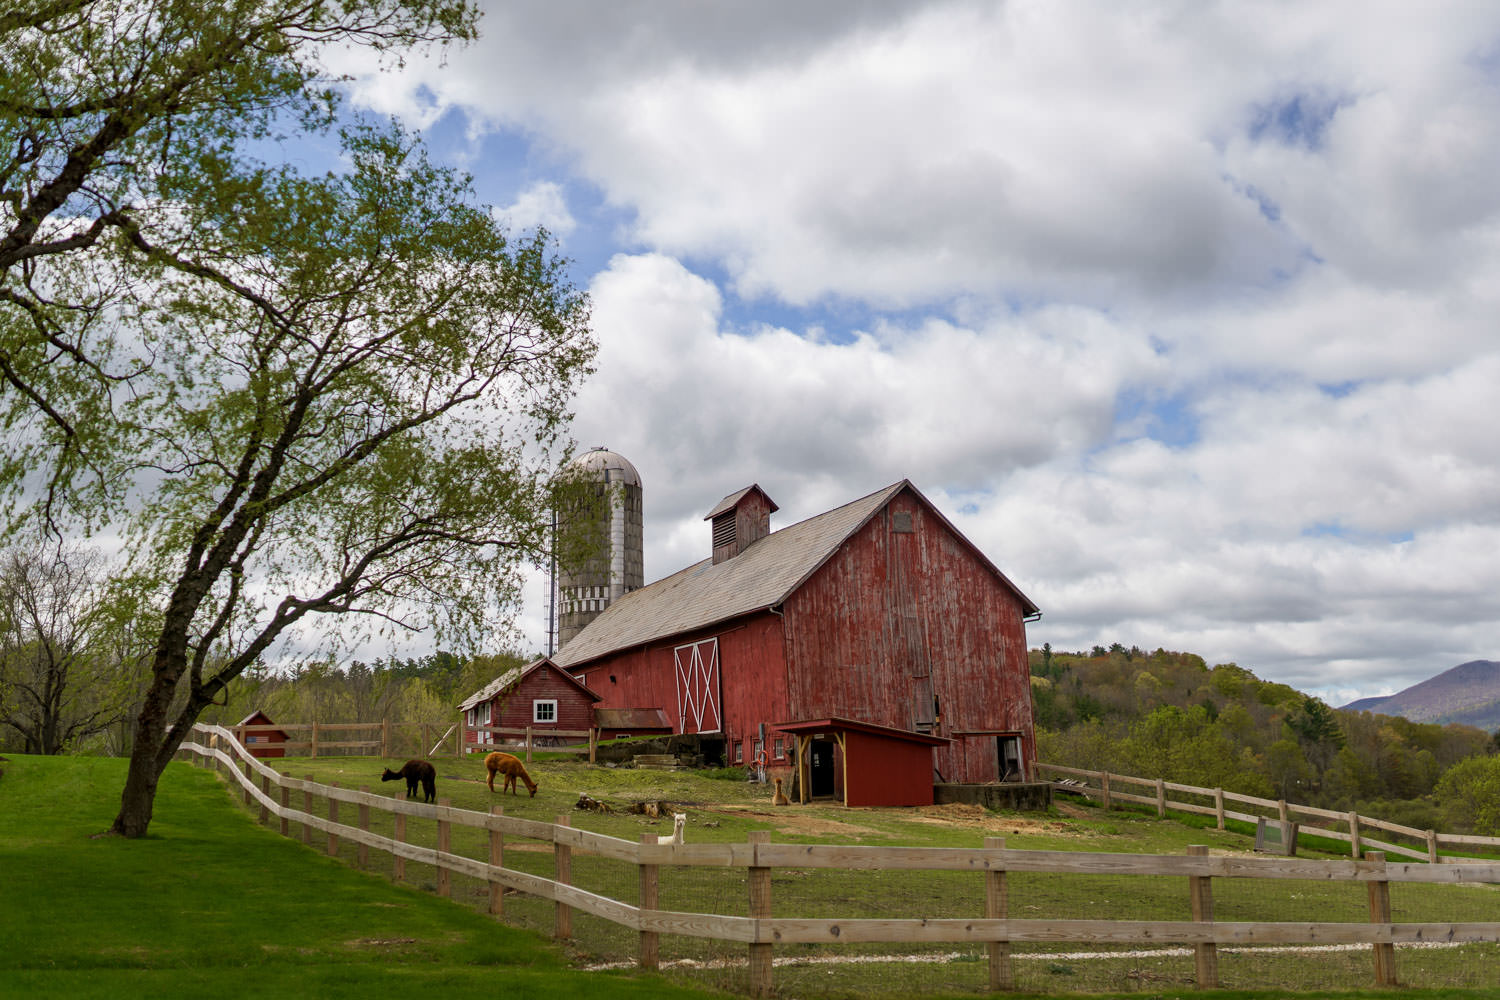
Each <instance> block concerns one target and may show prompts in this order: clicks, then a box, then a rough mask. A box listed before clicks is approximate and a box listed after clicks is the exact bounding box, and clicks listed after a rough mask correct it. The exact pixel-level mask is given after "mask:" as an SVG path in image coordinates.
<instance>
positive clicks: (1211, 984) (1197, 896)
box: [1187, 844, 1219, 990]
mask: <svg viewBox="0 0 1500 1000" xmlns="http://www.w3.org/2000/svg"><path fill="white" fill-rule="evenodd" d="M1187 852H1188V854H1189V855H1190V856H1192V857H1207V856H1208V847H1207V845H1204V844H1189V845H1188V849H1187ZM1188 899H1189V901H1190V902H1191V904H1192V910H1193V919H1194V920H1197V921H1203V922H1206V923H1212V922H1213V919H1214V896H1213V886H1212V884H1211V880H1210V878H1209V877H1208V876H1207V875H1189V876H1188ZM1193 965H1194V968H1195V971H1196V972H1197V975H1198V988H1199V989H1200V990H1216V989H1218V988H1219V952H1218V946H1217V945H1215V944H1214V943H1213V942H1212V941H1206V942H1203V943H1202V944H1197V945H1194V946H1193Z"/></svg>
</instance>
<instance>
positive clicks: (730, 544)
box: [703, 483, 778, 566]
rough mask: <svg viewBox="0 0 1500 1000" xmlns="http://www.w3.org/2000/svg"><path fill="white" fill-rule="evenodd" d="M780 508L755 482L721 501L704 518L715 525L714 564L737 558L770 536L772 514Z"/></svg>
mask: <svg viewBox="0 0 1500 1000" xmlns="http://www.w3.org/2000/svg"><path fill="white" fill-rule="evenodd" d="M777 509H778V508H777V506H776V501H774V500H772V499H771V498H770V497H768V496H766V491H765V490H763V489H761V488H760V487H759V486H757V485H755V484H754V483H752V484H751V485H749V486H746V487H745V488H744V489H742V490H740V491H738V492H736V493H731V494H729V496H727V497H725V498H724V499H723V500H720V501H719V505H718V506H717V507H715V508H714V509H713V510H711V511H709V512H708V516H707V517H705V518H704V519H703V520H705V521H709V522H711V523H712V524H713V545H714V565H715V566H717V565H718V564H719V563H721V562H723V561H725V560H726V559H733V558H734V557H735V556H737V555H739V554H740V553H741V552H743V551H745V549H747V548H749V547H750V544H751V543H752V542H754V541H756V540H757V539H760V538H764V537H766V536H767V535H769V534H770V533H771V514H772V513H773V512H774V511H776V510H777Z"/></svg>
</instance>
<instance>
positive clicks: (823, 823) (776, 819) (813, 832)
mask: <svg viewBox="0 0 1500 1000" xmlns="http://www.w3.org/2000/svg"><path fill="white" fill-rule="evenodd" d="M710 811H712V812H732V813H735V814H737V815H740V816H753V817H755V818H756V819H757V820H765V821H767V822H770V823H774V824H775V826H776V831H777V832H778V833H788V834H792V835H793V836H796V835H799V834H806V835H808V836H815V837H816V836H822V835H824V834H828V835H838V836H868V835H872V834H873V835H876V836H879V835H881V834H880V831H879V830H873V829H871V828H870V827H868V826H859V825H858V824H855V823H845V822H843V821H841V820H836V819H824V818H823V817H822V816H813V815H811V814H808V813H804V812H801V811H800V810H797V809H795V808H791V807H788V808H785V809H778V810H776V811H775V812H767V811H765V810H762V809H759V808H757V807H755V806H718V807H716V808H715V809H713V810H710Z"/></svg>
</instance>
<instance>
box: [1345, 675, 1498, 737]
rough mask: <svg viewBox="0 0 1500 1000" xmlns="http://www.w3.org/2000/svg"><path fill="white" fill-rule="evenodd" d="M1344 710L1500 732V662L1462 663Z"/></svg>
mask: <svg viewBox="0 0 1500 1000" xmlns="http://www.w3.org/2000/svg"><path fill="white" fill-rule="evenodd" d="M1343 710H1344V711H1347V712H1376V713H1379V714H1380V715H1399V716H1401V717H1402V718H1406V719H1410V720H1411V721H1412V722H1436V723H1449V722H1459V723H1463V724H1464V725H1466V726H1476V727H1478V728H1480V729H1483V730H1485V731H1486V732H1492V731H1494V730H1495V729H1500V661H1496V660H1470V661H1469V662H1468V663H1460V664H1459V665H1458V666H1456V667H1454V668H1453V669H1452V670H1445V671H1443V672H1442V673H1440V674H1438V675H1437V676H1436V677H1429V678H1428V679H1427V680H1425V681H1422V682H1421V683H1420V684H1413V685H1412V686H1411V687H1409V688H1407V689H1406V690H1405V691H1399V692H1397V693H1396V694H1393V695H1388V696H1386V697H1384V698H1361V699H1359V700H1358V701H1351V702H1350V703H1349V704H1347V705H1345V706H1343Z"/></svg>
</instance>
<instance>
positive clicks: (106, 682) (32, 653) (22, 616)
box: [0, 547, 140, 754]
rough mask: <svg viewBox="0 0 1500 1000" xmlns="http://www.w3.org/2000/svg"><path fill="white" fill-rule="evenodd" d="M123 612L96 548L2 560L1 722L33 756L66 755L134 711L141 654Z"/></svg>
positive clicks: (19, 553)
mask: <svg viewBox="0 0 1500 1000" xmlns="http://www.w3.org/2000/svg"><path fill="white" fill-rule="evenodd" d="M115 610H116V608H115V607H114V606H112V605H111V602H110V595H109V593H108V592H107V590H106V588H105V584H104V581H103V580H102V579H101V578H100V571H99V556H98V553H97V552H95V551H93V550H89V549H82V548H76V547H75V548H67V549H63V550H61V551H59V552H57V554H56V557H55V558H48V557H46V556H44V555H42V554H40V553H37V552H35V551H25V550H21V549H11V550H9V551H7V552H6V553H4V555H3V557H0V725H3V726H5V727H7V728H9V729H10V730H12V731H14V733H15V734H16V735H17V736H18V737H19V738H20V740H21V745H22V746H23V748H24V750H25V752H26V753H33V754H56V753H60V752H62V751H63V750H64V749H65V748H67V747H69V746H71V745H73V744H75V743H76V742H77V741H79V740H85V739H87V738H89V737H92V736H96V735H98V734H100V733H103V732H105V731H106V730H108V729H109V728H110V727H111V726H113V725H115V724H116V723H118V722H119V721H120V720H121V719H123V718H124V717H125V715H126V714H127V713H128V712H129V708H130V696H131V694H132V693H133V689H132V685H131V681H132V679H133V677H134V674H135V672H136V670H137V669H138V666H139V664H138V660H137V656H136V654H138V653H139V652H140V651H139V650H132V648H131V642H130V640H129V639H128V638H127V637H126V636H125V635H123V634H122V633H121V632H120V631H119V630H118V629H117V628H116V627H115V626H116V619H115V617H114V615H113V614H112V612H113V611H115Z"/></svg>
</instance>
